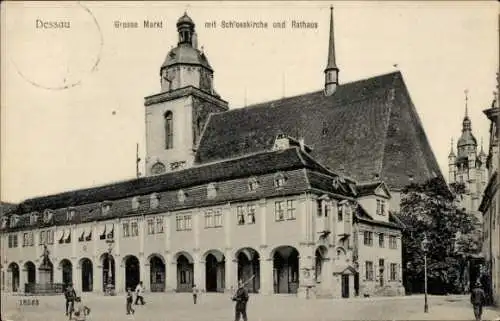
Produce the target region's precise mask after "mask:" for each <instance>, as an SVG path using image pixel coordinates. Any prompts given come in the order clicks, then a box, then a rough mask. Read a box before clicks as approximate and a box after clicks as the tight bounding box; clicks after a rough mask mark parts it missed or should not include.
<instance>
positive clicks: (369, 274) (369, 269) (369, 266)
mask: <svg viewBox="0 0 500 321" xmlns="http://www.w3.org/2000/svg"><path fill="white" fill-rule="evenodd" d="M384 269H385V262H384V259H379V277H380V278H383V276H384V274H383V273H384ZM398 275H399V268H398V264H397V263H391V264H389V281H397V280H398V279H399V278H398ZM365 279H366V280H367V281H373V280H374V279H375V271H374V267H373V262H372V261H366V262H365Z"/></svg>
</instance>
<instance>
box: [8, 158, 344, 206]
mask: <svg viewBox="0 0 500 321" xmlns="http://www.w3.org/2000/svg"><path fill="white" fill-rule="evenodd" d="M301 168H305V169H310V170H313V171H315V172H317V173H323V174H326V175H332V176H335V175H334V174H332V173H330V172H329V171H328V170H326V169H325V168H324V167H322V166H321V165H320V164H318V163H316V162H315V161H314V160H313V159H312V158H311V157H310V156H308V155H307V154H306V153H305V152H303V151H302V150H300V149H299V148H289V149H285V150H278V151H271V152H262V153H258V154H254V155H247V156H245V157H241V158H236V159H230V160H225V161H222V162H215V163H211V164H204V165H202V166H196V167H193V168H188V169H185V170H181V171H178V172H171V173H167V174H163V175H158V176H152V177H144V178H139V179H134V180H129V181H123V182H117V183H114V184H109V185H105V186H100V187H94V188H88V189H81V190H75V191H70V192H64V193H60V194H55V195H50V196H45V197H38V198H34V199H29V200H26V201H24V202H22V203H21V204H20V205H19V206H18V208H17V210H16V213H29V212H32V211H39V212H41V211H43V210H45V209H58V208H65V207H70V206H78V205H82V204H89V203H96V202H102V201H106V200H109V201H111V200H117V199H123V198H127V197H131V196H135V195H146V194H151V193H154V192H161V191H169V190H175V191H177V190H179V189H183V188H189V187H192V186H197V185H202V184H206V183H210V182H218V181H224V180H231V179H233V180H234V179H237V178H241V177H250V176H255V175H262V174H265V173H276V172H279V171H290V170H294V169H301Z"/></svg>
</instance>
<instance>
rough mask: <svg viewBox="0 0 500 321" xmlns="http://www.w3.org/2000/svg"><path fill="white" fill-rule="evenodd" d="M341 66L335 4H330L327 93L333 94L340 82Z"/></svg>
mask: <svg viewBox="0 0 500 321" xmlns="http://www.w3.org/2000/svg"><path fill="white" fill-rule="evenodd" d="M338 78H339V68H338V67H337V63H336V61H335V32H334V28H333V6H330V35H329V42H328V61H327V64H326V69H325V95H326V96H331V95H333V93H334V92H335V90H336V89H337V86H338V84H339V79H338Z"/></svg>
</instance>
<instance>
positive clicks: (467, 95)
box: [464, 89, 469, 118]
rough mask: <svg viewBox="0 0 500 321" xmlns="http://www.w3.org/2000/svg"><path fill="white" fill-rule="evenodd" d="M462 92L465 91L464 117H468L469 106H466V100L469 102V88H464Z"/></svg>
mask: <svg viewBox="0 0 500 321" xmlns="http://www.w3.org/2000/svg"><path fill="white" fill-rule="evenodd" d="M464 93H465V117H464V118H469V107H468V106H467V105H468V102H469V90H468V89H465V90H464Z"/></svg>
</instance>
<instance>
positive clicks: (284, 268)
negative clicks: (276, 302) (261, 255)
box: [273, 246, 299, 293]
mask: <svg viewBox="0 0 500 321" xmlns="http://www.w3.org/2000/svg"><path fill="white" fill-rule="evenodd" d="M273 252H274V254H273V283H274V293H297V289H298V287H299V251H297V249H296V248H294V247H292V246H280V247H278V248H276V249H275V250H274V251H273Z"/></svg>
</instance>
